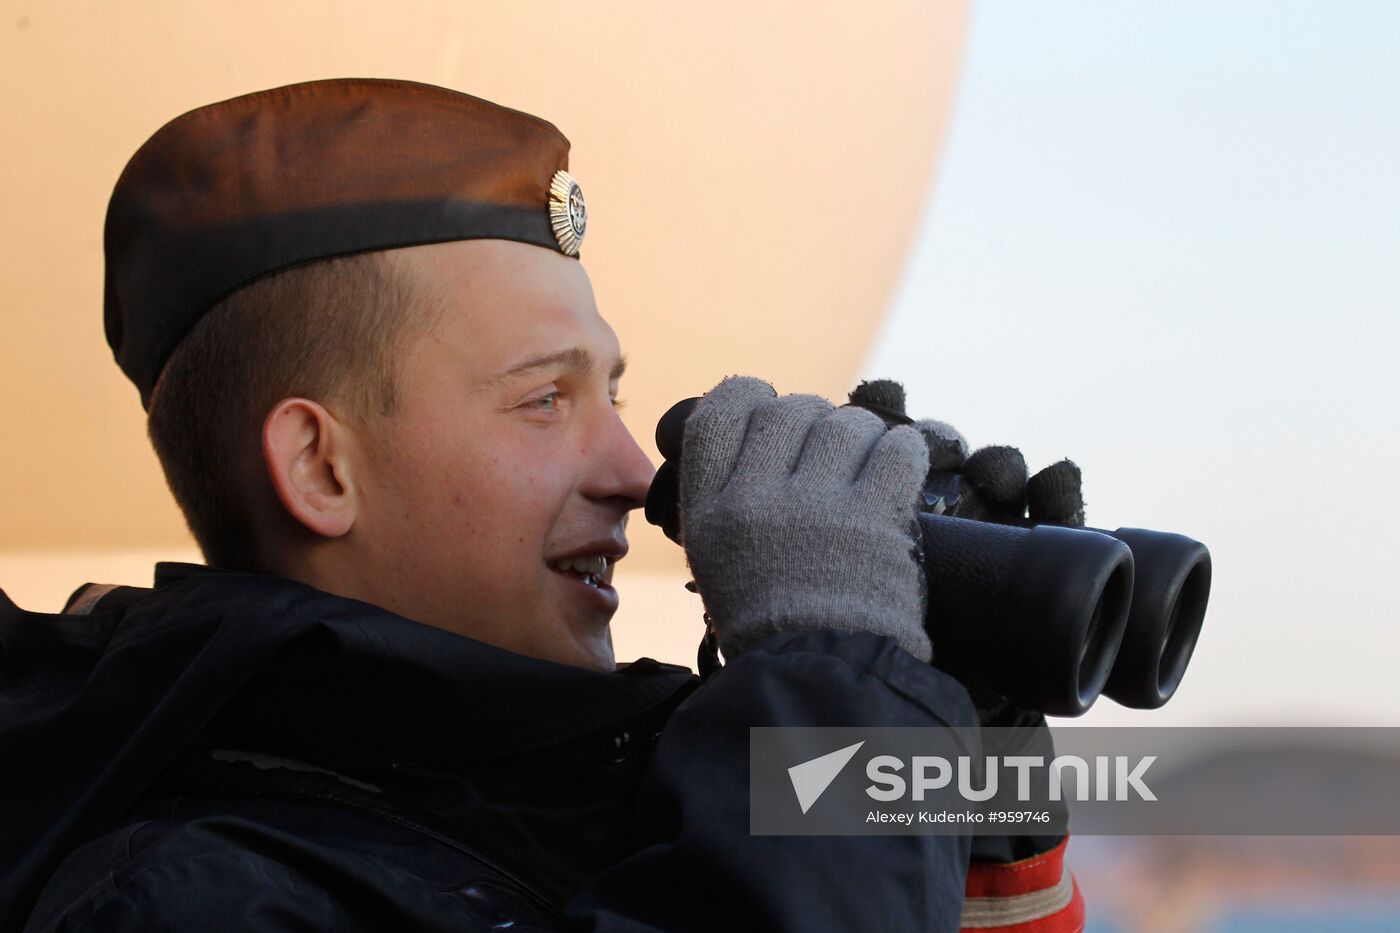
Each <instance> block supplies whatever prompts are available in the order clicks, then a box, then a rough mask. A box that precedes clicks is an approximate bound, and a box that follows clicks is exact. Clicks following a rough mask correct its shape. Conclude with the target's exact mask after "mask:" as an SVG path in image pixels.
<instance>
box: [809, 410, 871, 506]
mask: <svg viewBox="0 0 1400 933" xmlns="http://www.w3.org/2000/svg"><path fill="white" fill-rule="evenodd" d="M886 430H887V429H886V428H885V422H883V421H881V420H880V417H879V416H878V415H876V414H874V413H872V412H869V411H866V410H865V409H864V408H854V407H847V408H834V409H832V410H831V411H830V412H829V413H827V414H826V415H824V416H822V417H821V418H820V419H818V420H817V422H816V423H815V424H813V425H812V428H811V430H810V431H808V432H807V438H806V442H805V443H804V444H803V446H802V454H801V456H800V457H799V458H798V461H797V469H796V470H795V471H794V473H795V474H796V479H797V481H798V482H799V483H800V484H803V485H806V486H827V487H829V486H832V485H849V484H850V483H852V482H854V481H855V478H856V477H857V476H858V475H859V474H860V471H861V469H862V468H863V467H864V466H865V462H866V460H867V459H868V458H869V456H870V453H871V448H873V447H874V446H875V442H876V441H878V440H879V439H880V438H881V437H882V436H883V435H884V434H885V431H886Z"/></svg>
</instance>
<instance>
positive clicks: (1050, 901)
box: [962, 837, 1084, 933]
mask: <svg viewBox="0 0 1400 933" xmlns="http://www.w3.org/2000/svg"><path fill="white" fill-rule="evenodd" d="M1068 844H1069V839H1068V837H1066V838H1065V839H1064V840H1061V842H1060V844H1059V845H1057V846H1055V848H1053V849H1051V850H1050V851H1049V852H1045V853H1043V854H1041V855H1037V856H1034V857H1033V858H1028V859H1023V860H1021V861H1019V862H1007V863H990V864H987V863H974V864H973V865H972V866H971V868H970V869H969V871H968V875H967V897H966V900H965V902H964V904H963V920H962V929H963V930H964V931H984V933H985V931H994V933H1078V931H1080V930H1082V929H1084V898H1083V896H1081V895H1080V893H1079V885H1078V883H1077V882H1075V880H1074V877H1073V875H1071V874H1069V872H1068V870H1067V869H1066V868H1065V848H1066V846H1068Z"/></svg>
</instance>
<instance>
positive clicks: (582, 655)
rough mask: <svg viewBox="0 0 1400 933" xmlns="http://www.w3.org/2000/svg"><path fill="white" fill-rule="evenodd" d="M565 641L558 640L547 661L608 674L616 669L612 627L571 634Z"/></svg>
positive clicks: (607, 626)
mask: <svg viewBox="0 0 1400 933" xmlns="http://www.w3.org/2000/svg"><path fill="white" fill-rule="evenodd" d="M570 635H571V636H572V637H569V638H567V639H560V640H559V641H558V642H556V643H555V644H554V645H553V646H551V647H552V648H553V649H554V650H552V651H551V652H550V654H551V655H552V657H549V658H548V659H547V660H550V661H555V662H557V663H559V664H567V665H569V666H570V667H580V668H583V669H584V670H590V671H602V672H604V673H610V672H612V671H614V670H616V669H617V657H616V655H615V654H614V653H613V643H612V627H611V626H610V625H608V624H604V625H603V626H602V628H601V630H599V629H594V630H592V631H589V632H586V633H585V632H577V631H575V632H571V633H570Z"/></svg>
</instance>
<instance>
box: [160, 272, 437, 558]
mask: <svg viewBox="0 0 1400 933" xmlns="http://www.w3.org/2000/svg"><path fill="white" fill-rule="evenodd" d="M435 320H436V317H435V315H434V314H433V313H432V309H431V308H430V307H428V305H427V304H426V303H425V302H423V301H422V300H420V297H419V293H418V290H417V289H415V288H414V287H413V283H412V282H411V281H410V280H409V278H408V276H407V274H406V273H404V272H403V270H402V269H401V267H400V266H399V264H398V263H397V262H395V261H394V259H393V256H392V254H391V253H387V252H371V253H362V254H357V255H353V256H344V257H337V258H334V259H326V260H321V261H318V262H314V263H310V264H308V265H305V266H298V267H295V268H292V269H288V270H284V271H282V272H279V273H276V274H274V275H271V276H268V277H267V278H263V279H260V280H258V281H256V282H254V283H252V284H251V285H248V286H245V287H244V288H241V289H239V290H238V291H236V292H234V293H233V294H231V295H229V296H228V297H227V298H225V299H224V300H223V301H221V302H219V303H218V304H217V305H215V306H214V307H213V308H212V309H211V310H210V311H209V312H208V313H207V314H205V315H204V317H203V318H202V319H201V320H200V322H199V323H198V324H197V325H196V326H195V328H194V330H193V331H191V332H190V334H189V335H188V336H187V337H186V338H185V339H184V340H183V341H182V342H181V343H180V345H179V346H178V347H177V348H176V350H175V352H174V354H172V356H171V357H170V359H169V361H168V362H167V363H166V365H165V369H164V371H163V372H162V373H161V376H160V379H159V380H158V381H157V383H156V386H155V389H154V390H153V392H152V394H151V401H150V406H149V409H148V419H147V422H146V427H147V433H148V434H149V435H150V438H151V444H152V446H153V447H154V448H155V451H156V456H157V457H158V458H159V459H160V464H161V468H162V469H163V470H164V472H165V478H166V482H167V483H168V484H169V486H170V491H171V493H172V494H173V495H174V496H175V501H176V503H178V504H179V506H180V510H181V511H182V512H183V513H184V515H185V521H186V523H187V524H188V525H189V528H190V531H191V533H192V534H193V535H194V538H195V541H196V542H197V543H198V544H199V547H200V550H201V551H202V552H203V553H204V558H205V560H206V561H207V562H208V563H210V564H211V565H214V566H219V567H226V568H230V569H237V570H250V571H259V570H265V569H267V568H264V567H259V566H257V563H258V559H257V552H258V546H257V545H258V542H257V529H255V528H254V527H253V522H252V519H251V516H250V509H249V503H247V502H245V501H243V497H244V493H243V489H244V486H243V484H242V482H241V481H240V474H241V471H243V470H246V466H245V464H246V463H247V462H248V458H249V457H250V455H251V453H255V452H257V451H258V450H260V431H261V427H262V423H263V419H264V418H265V417H266V415H267V413H268V411H270V410H271V408H272V406H273V405H275V404H276V403H277V402H279V401H281V400H282V399H284V398H291V397H302V398H309V399H313V400H316V401H318V402H320V403H322V404H323V405H325V406H326V407H327V409H328V410H330V411H331V412H332V413H334V414H335V415H336V416H337V417H342V418H347V419H349V420H352V421H355V422H357V423H361V424H372V423H373V422H374V421H375V420H376V419H379V418H384V417H387V416H389V415H392V414H393V413H394V411H395V409H396V406H397V404H398V379H399V372H398V360H399V357H400V356H401V355H402V348H403V346H404V344H405V340H404V338H405V336H406V335H408V334H409V333H412V332H415V331H422V330H425V329H427V328H429V327H431V326H432V322H433V321H435ZM250 452H251V453H250ZM259 462H260V461H259Z"/></svg>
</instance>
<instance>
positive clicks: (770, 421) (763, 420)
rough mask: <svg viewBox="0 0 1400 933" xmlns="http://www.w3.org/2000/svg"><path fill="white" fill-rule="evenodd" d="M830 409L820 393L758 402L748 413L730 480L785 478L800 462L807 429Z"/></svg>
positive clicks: (786, 396)
mask: <svg viewBox="0 0 1400 933" xmlns="http://www.w3.org/2000/svg"><path fill="white" fill-rule="evenodd" d="M831 410H832V405H831V403H830V402H828V401H827V400H826V399H824V398H822V397H820V396H817V395H784V396H780V397H778V398H774V399H769V400H768V401H765V402H761V403H759V405H758V407H757V408H755V409H754V410H753V414H752V415H750V416H749V430H748V433H747V434H746V435H745V436H744V448H743V450H742V451H741V452H740V454H739V462H738V463H737V464H735V466H734V472H733V474H732V476H731V477H730V482H742V481H744V480H756V479H761V478H763V477H769V476H782V477H786V476H787V475H788V474H789V473H791V472H792V471H793V468H794V467H795V466H796V464H797V458H798V456H799V455H800V454H801V453H802V446H803V439H804V438H806V436H807V432H808V431H810V430H811V429H812V425H814V424H815V423H816V422H817V420H818V419H820V418H821V417H823V416H824V415H826V414H827V413H829V412H830V411H831Z"/></svg>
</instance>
